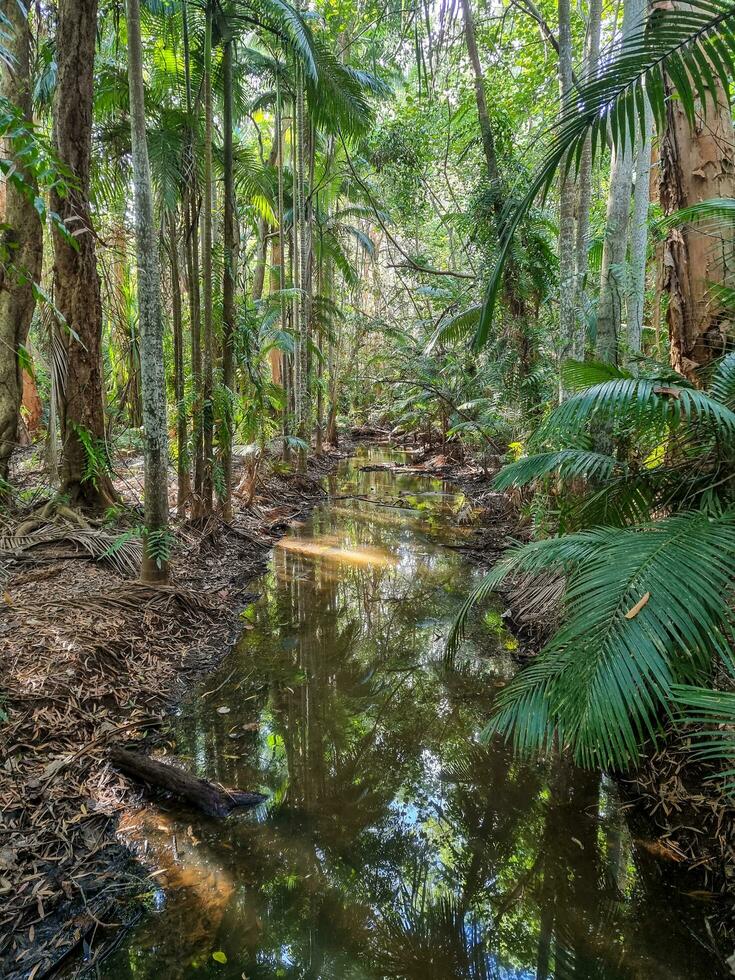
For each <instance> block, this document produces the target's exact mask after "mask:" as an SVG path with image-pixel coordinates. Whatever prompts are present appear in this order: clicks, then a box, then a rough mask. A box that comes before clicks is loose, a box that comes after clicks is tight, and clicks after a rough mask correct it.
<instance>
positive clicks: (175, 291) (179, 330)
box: [169, 211, 191, 517]
mask: <svg viewBox="0 0 735 980" xmlns="http://www.w3.org/2000/svg"><path fill="white" fill-rule="evenodd" d="M169 258H170V262H171V297H172V301H171V303H172V313H173V317H172V320H173V337H174V397H175V398H176V477H177V479H176V513H177V515H178V516H179V517H186V506H187V503H188V501H189V499H190V497H191V483H190V480H189V445H188V434H187V426H186V403H185V397H184V323H183V315H182V304H181V272H180V269H179V238H178V232H177V228H176V212H175V211H170V212H169Z"/></svg>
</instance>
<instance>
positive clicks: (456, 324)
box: [426, 304, 482, 354]
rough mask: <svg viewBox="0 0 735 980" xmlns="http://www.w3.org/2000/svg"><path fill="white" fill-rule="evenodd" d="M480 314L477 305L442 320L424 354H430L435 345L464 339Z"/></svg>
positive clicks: (475, 324)
mask: <svg viewBox="0 0 735 980" xmlns="http://www.w3.org/2000/svg"><path fill="white" fill-rule="evenodd" d="M481 314H482V306H481V305H480V304H478V305H477V306H470V307H469V308H468V309H466V310H462V312H461V313H456V314H455V315H454V316H451V317H449V318H448V319H446V320H442V321H441V322H440V323H439V325H438V326H437V328H436V330H435V331H434V333H433V335H432V337H431V340H430V341H429V343H428V344H427V346H426V353H427V354H430V353H431V351H432V350H433V349H434V348H435V347H436V345H437V344H452V343H456V342H457V341H458V340H462V339H463V338H465V337H466V336H467V335H468V334H469V333H471V332H472V330H473V329H474V328H475V327H476V326H477V324H478V323H479V321H480V315H481Z"/></svg>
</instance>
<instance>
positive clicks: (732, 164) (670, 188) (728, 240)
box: [660, 90, 735, 380]
mask: <svg viewBox="0 0 735 980" xmlns="http://www.w3.org/2000/svg"><path fill="white" fill-rule="evenodd" d="M660 195H661V206H662V208H663V211H664V213H665V214H671V213H672V212H674V211H676V210H678V209H679V208H685V207H688V206H689V205H691V204H695V203H697V202H698V201H707V200H709V199H711V198H719V197H735V138H734V136H733V123H732V116H731V114H730V106H729V104H728V99H727V95H726V93H725V92H724V91H721V90H720V91H719V94H718V99H717V104H715V103H714V101H713V100H712V98H711V97H708V101H707V105H706V106H701V105H700V106H698V107H697V117H696V125H695V127H694V129H692V128H691V127H690V125H689V122H688V121H687V118H686V115H685V113H684V110H683V109H682V106H681V102H680V101H679V99H677V98H673V97H672V98H670V99H669V100H668V103H667V118H666V129H665V132H664V135H663V139H662V141H661V171H660ZM733 259H734V256H733V242H732V237H731V236H726V237H724V238H723V239H721V240H720V239H718V238H716V237H713V236H712V234H711V229H707V228H699V227H697V226H696V225H688V226H684V227H683V228H672V229H671V230H670V231H669V233H668V235H667V238H666V242H665V245H664V259H663V268H664V288H665V289H666V290H667V291H668V294H669V304H668V311H667V319H668V324H669V340H670V349H671V364H672V366H673V367H674V368H675V369H676V370H677V371H680V372H681V373H682V374H684V375H685V376H686V377H688V378H690V379H691V380H696V379H697V378H698V373H699V370H700V369H701V368H703V367H706V366H707V365H709V364H710V363H711V362H712V360H713V359H715V358H717V357H720V356H721V355H722V354H723V353H724V352H725V350H726V348H727V346H728V343H731V342H732V337H733V329H732V323H731V320H730V318H729V317H728V316H727V315H726V314H725V312H724V310H723V309H722V306H721V305H720V303H719V302H718V297H717V293H716V291H714V290H713V289H712V285H713V284H715V285H719V284H723V285H724V284H728V285H732V283H733V278H732V277H733V273H734V272H735V262H734V261H733Z"/></svg>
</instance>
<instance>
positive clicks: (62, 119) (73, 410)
mask: <svg viewBox="0 0 735 980" xmlns="http://www.w3.org/2000/svg"><path fill="white" fill-rule="evenodd" d="M96 36H97V0H60V2H59V5H58V21H57V29H56V56H57V80H56V92H55V97H54V142H55V147H56V152H57V155H58V156H59V158H60V159H61V160H62V162H63V163H65V164H66V166H67V167H68V168H69V170H71V172H72V174H73V176H74V178H75V182H76V185H75V187H74V188H73V190H72V191H71V192H70V193H69V194H68V195H67V196H66V197H62V196H61V195H60V194H59V193H58V192H57V191H55V190H54V191H52V192H51V207H52V209H53V210H54V211H56V213H57V214H58V215H59V216H60V217H61V219H62V220H63V221H64V222H65V223H66V224H67V227H68V228H69V230H70V231H72V232H73V233H74V235H75V239H76V248H74V247H72V245H71V244H70V243H69V241H68V240H67V239H66V238H65V237H64V236H63V235H62V234H61V233H60V232H59V230H58V229H57V228H54V232H53V239H54V272H55V286H56V288H55V302H56V306H57V308H58V310H59V311H60V313H61V315H62V316H63V318H64V320H65V321H66V323H65V324H61V325H60V330H61V333H62V340H63V343H64V347H65V349H66V358H67V363H66V378H65V384H64V392H63V397H62V399H61V412H60V426H61V442H62V454H63V455H62V463H61V489H62V492H63V493H64V494H65V495H66V496H68V498H69V500H70V502H71V503H72V505H79V506H81V507H85V508H89V509H92V510H98V509H100V508H103V507H105V506H108V505H109V504H111V503H112V502H113V501H114V500H115V499H116V494H115V491H114V489H113V487H112V481H111V480H110V475H109V469H110V464H109V457H108V453H107V446H106V442H105V421H104V408H103V376H102V358H101V343H102V301H101V298H100V281H99V276H98V274H97V254H96V248H95V232H94V229H93V227H92V217H91V213H90V206H89V174H90V157H91V152H92V100H93V87H94V52H95V42H96Z"/></svg>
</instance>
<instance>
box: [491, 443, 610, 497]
mask: <svg viewBox="0 0 735 980" xmlns="http://www.w3.org/2000/svg"><path fill="white" fill-rule="evenodd" d="M627 470H628V467H627V465H626V464H625V463H621V462H620V461H618V460H617V459H615V458H614V457H613V456H608V455H606V454H605V453H596V452H591V451H590V450H587V449H561V450H559V451H557V452H550V453H536V454H535V455H533V456H526V457H524V458H523V459H519V460H518V461H517V462H515V463H509V464H508V465H507V466H504V467H503V469H502V470H501V471H500V473H498V475H497V476H496V477H495V482H494V487H495V489H496V490H507V489H508V488H509V487H523V486H526V485H527V484H529V483H532V482H533V481H534V480H538V479H540V478H541V477H542V476H548V475H549V474H550V473H556V474H558V475H559V476H560V477H561V478H563V479H565V480H576V479H583V480H595V481H599V480H609V479H611V478H612V477H613V476H614V475H616V474H620V473H625V472H627Z"/></svg>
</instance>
